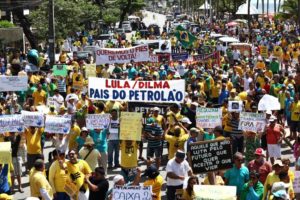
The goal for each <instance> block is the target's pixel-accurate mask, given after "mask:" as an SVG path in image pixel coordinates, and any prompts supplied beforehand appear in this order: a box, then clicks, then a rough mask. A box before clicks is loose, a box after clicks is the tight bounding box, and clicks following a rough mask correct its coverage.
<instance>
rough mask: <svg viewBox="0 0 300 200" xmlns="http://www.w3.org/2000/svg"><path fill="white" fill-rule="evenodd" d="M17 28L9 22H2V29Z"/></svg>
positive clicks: (0, 24)
mask: <svg viewBox="0 0 300 200" xmlns="http://www.w3.org/2000/svg"><path fill="white" fill-rule="evenodd" d="M12 27H15V25H14V24H13V23H11V22H10V21H7V20H0V28H12Z"/></svg>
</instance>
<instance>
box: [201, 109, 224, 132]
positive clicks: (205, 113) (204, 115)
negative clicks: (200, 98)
mask: <svg viewBox="0 0 300 200" xmlns="http://www.w3.org/2000/svg"><path fill="white" fill-rule="evenodd" d="M196 125H197V127H199V128H215V127H216V126H221V125H222V110H221V108H199V107H198V108H197V110H196Z"/></svg>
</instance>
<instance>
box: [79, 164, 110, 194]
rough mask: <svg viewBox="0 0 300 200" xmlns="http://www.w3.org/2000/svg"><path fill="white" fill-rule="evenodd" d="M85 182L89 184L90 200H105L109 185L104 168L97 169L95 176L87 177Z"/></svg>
mask: <svg viewBox="0 0 300 200" xmlns="http://www.w3.org/2000/svg"><path fill="white" fill-rule="evenodd" d="M85 182H86V183H87V184H88V187H89V189H90V195H89V200H96V199H101V200H105V198H106V192H107V191H108V188H109V183H108V181H107V180H106V179H105V170H104V168H103V167H97V168H95V173H94V175H93V176H90V177H88V176H86V177H85Z"/></svg>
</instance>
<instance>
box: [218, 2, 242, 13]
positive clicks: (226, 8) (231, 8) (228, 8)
mask: <svg viewBox="0 0 300 200" xmlns="http://www.w3.org/2000/svg"><path fill="white" fill-rule="evenodd" d="M218 3H219V5H218V7H219V12H221V13H225V12H229V13H231V14H232V15H235V13H236V11H237V10H238V8H239V6H240V5H242V4H244V3H246V0H219V2H218Z"/></svg>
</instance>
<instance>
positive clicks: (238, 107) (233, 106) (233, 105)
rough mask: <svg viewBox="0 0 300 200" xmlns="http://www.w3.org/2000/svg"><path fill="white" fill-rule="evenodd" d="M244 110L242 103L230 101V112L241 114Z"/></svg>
mask: <svg viewBox="0 0 300 200" xmlns="http://www.w3.org/2000/svg"><path fill="white" fill-rule="evenodd" d="M242 110H243V102H242V101H229V102H228V111H229V112H241V111H242Z"/></svg>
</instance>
